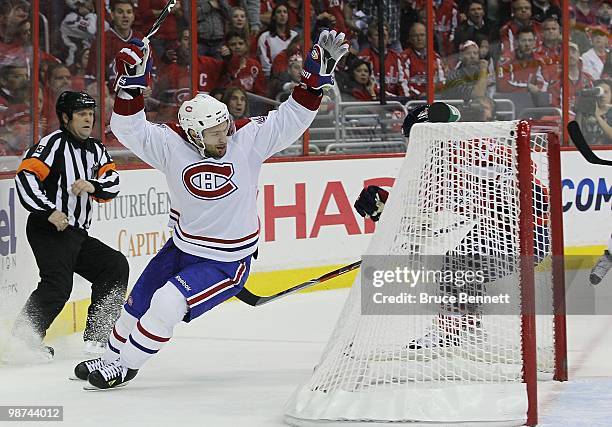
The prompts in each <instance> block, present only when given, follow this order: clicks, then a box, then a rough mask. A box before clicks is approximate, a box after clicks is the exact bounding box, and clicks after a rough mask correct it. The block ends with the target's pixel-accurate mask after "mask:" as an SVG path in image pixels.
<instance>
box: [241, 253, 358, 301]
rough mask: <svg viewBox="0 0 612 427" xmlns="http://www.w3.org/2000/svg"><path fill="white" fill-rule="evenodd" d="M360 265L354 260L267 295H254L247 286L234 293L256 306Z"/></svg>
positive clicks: (324, 280)
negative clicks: (314, 277)
mask: <svg viewBox="0 0 612 427" xmlns="http://www.w3.org/2000/svg"><path fill="white" fill-rule="evenodd" d="M360 265H361V261H356V262H354V263H352V264H349V265H345V266H344V267H340V268H338V269H337V270H334V271H330V272H329V273H325V274H324V275H322V276H319V277H317V278H316V279H310V280H308V281H307V282H304V283H300V284H299V285H295V286H293V287H291V288H289V289H285V290H284V291H281V292H279V293H277V294H274V295H270V296H267V297H264V296H260V295H255V294H253V293H251V291H249V290H248V289H247V288H242V290H241V291H240V292H238V294H237V295H236V298H238V299H239V300H240V301H242V302H244V303H245V304H248V305H251V306H253V307H257V306H260V305H264V304H267V303H269V302H271V301H274V300H277V299H279V298H282V297H284V296H287V295H289V294H292V293H295V292H297V291H299V290H302V289H306V288H309V287H311V286H314V285H318V284H319V283H323V282H326V281H328V280H330V279H333V278H334V277H338V276H340V275H342V274H345V273H348V272H349V271H353V270H355V269H357V268H359V266H360Z"/></svg>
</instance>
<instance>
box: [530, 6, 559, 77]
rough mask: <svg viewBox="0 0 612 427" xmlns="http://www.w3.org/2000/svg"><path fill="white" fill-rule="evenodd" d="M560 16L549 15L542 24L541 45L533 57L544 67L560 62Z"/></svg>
mask: <svg viewBox="0 0 612 427" xmlns="http://www.w3.org/2000/svg"><path fill="white" fill-rule="evenodd" d="M560 16H561V15H549V16H547V17H546V18H545V19H544V21H543V22H542V43H540V45H539V46H537V48H536V50H535V56H536V57H537V58H538V59H539V60H540V61H542V63H543V64H544V65H546V66H550V65H556V64H559V63H560V62H561V51H562V49H563V36H562V34H561V25H560V24H559V19H560Z"/></svg>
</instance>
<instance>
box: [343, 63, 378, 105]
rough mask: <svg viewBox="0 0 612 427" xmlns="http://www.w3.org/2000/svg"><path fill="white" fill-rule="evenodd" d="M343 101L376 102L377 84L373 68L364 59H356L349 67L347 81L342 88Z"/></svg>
mask: <svg viewBox="0 0 612 427" xmlns="http://www.w3.org/2000/svg"><path fill="white" fill-rule="evenodd" d="M340 90H341V92H342V100H343V101H374V100H376V97H377V93H376V82H375V81H374V76H373V75H372V66H371V65H370V63H369V62H367V61H364V60H363V59H359V58H356V59H354V60H353V61H352V62H351V63H350V65H349V67H348V78H347V81H346V82H344V84H343V85H342V86H341V88H340Z"/></svg>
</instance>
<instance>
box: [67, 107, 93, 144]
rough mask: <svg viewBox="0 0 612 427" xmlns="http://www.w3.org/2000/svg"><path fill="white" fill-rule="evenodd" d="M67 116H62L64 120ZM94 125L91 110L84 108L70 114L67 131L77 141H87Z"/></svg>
mask: <svg viewBox="0 0 612 427" xmlns="http://www.w3.org/2000/svg"><path fill="white" fill-rule="evenodd" d="M67 117H68V116H67V115H65V114H64V118H67ZM93 124H94V110H93V108H85V109H83V110H77V111H75V112H74V113H72V120H70V121H69V122H68V126H67V127H68V130H69V131H70V133H72V134H73V135H74V136H76V137H77V138H79V139H83V140H84V139H87V138H89V137H90V136H91V132H92V131H93Z"/></svg>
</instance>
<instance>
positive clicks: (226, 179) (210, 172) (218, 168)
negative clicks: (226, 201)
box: [183, 162, 238, 200]
mask: <svg viewBox="0 0 612 427" xmlns="http://www.w3.org/2000/svg"><path fill="white" fill-rule="evenodd" d="M233 176H234V165H233V164H231V163H222V164H219V163H213V162H200V163H196V164H193V165H189V166H187V167H186V168H185V169H184V170H183V185H185V188H186V189H187V191H188V192H189V193H190V194H191V195H192V196H194V197H197V198H198V199H202V200H217V199H222V198H224V197H226V196H229V195H230V194H232V193H233V192H234V191H236V190H237V189H238V187H237V186H236V184H234V182H233V181H232V177H233Z"/></svg>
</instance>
